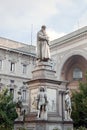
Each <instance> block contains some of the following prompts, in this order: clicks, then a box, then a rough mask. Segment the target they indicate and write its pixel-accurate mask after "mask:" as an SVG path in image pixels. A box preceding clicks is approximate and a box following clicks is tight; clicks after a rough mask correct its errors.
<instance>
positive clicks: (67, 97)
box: [65, 90, 72, 120]
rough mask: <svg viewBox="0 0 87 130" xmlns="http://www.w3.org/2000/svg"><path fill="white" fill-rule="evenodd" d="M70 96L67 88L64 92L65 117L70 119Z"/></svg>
mask: <svg viewBox="0 0 87 130" xmlns="http://www.w3.org/2000/svg"><path fill="white" fill-rule="evenodd" d="M71 111H72V108H71V98H70V95H69V90H66V92H65V119H69V120H71Z"/></svg>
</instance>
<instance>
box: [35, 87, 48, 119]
mask: <svg viewBox="0 0 87 130" xmlns="http://www.w3.org/2000/svg"><path fill="white" fill-rule="evenodd" d="M47 103H48V101H47V94H46V92H45V88H44V87H40V91H39V93H38V95H37V110H38V114H37V118H40V119H45V120H47Z"/></svg>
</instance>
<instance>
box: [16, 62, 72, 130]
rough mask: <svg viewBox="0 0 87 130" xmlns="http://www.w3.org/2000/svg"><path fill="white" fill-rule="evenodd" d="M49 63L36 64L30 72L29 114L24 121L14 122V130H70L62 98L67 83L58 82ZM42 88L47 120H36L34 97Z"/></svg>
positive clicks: (70, 126)
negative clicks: (45, 97) (46, 104)
mask: <svg viewBox="0 0 87 130" xmlns="http://www.w3.org/2000/svg"><path fill="white" fill-rule="evenodd" d="M55 74H56V72H55V71H54V70H53V68H52V65H51V63H50V62H38V64H37V66H36V67H35V69H34V70H33V72H32V79H31V80H30V81H29V82H28V85H29V114H27V115H26V116H25V120H24V121H22V120H16V121H15V125H14V130H18V127H20V126H24V127H25V128H26V129H27V130H53V129H55V128H58V130H72V129H73V122H72V121H71V120H64V119H65V107H64V96H65V90H66V87H65V86H66V83H67V81H58V80H57V79H56V76H55ZM41 86H44V87H45V89H46V92H47V98H48V111H47V120H42V119H37V103H36V97H37V93H38V90H39V88H40V87H41Z"/></svg>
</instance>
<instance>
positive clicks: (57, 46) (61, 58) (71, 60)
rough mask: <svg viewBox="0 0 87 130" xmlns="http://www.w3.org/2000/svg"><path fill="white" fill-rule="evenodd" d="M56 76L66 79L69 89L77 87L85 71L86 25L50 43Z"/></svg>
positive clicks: (86, 63) (86, 54) (86, 58)
mask: <svg viewBox="0 0 87 130" xmlns="http://www.w3.org/2000/svg"><path fill="white" fill-rule="evenodd" d="M50 49H51V56H52V59H53V60H54V65H55V70H56V71H57V75H56V76H57V78H58V79H59V80H68V81H69V83H68V84H67V86H68V87H69V88H70V89H77V88H78V80H82V81H84V80H85V74H86V71H87V27H83V28H81V29H78V30H77V31H74V32H72V33H70V34H68V35H66V36H63V37H61V38H59V39H56V40H54V41H52V42H51V44H50Z"/></svg>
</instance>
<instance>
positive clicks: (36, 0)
mask: <svg viewBox="0 0 87 130" xmlns="http://www.w3.org/2000/svg"><path fill="white" fill-rule="evenodd" d="M43 24H44V25H46V26H47V32H48V35H49V37H50V40H53V39H55V38H58V37H61V36H63V35H65V34H68V33H70V32H72V31H74V30H76V29H78V28H80V27H83V26H86V25H87V0H0V37H5V38H8V39H12V40H15V41H19V42H23V43H27V44H31V30H32V44H33V45H35V44H36V33H37V31H39V30H40V28H41V26H42V25H43ZM31 28H32V29H31Z"/></svg>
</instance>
